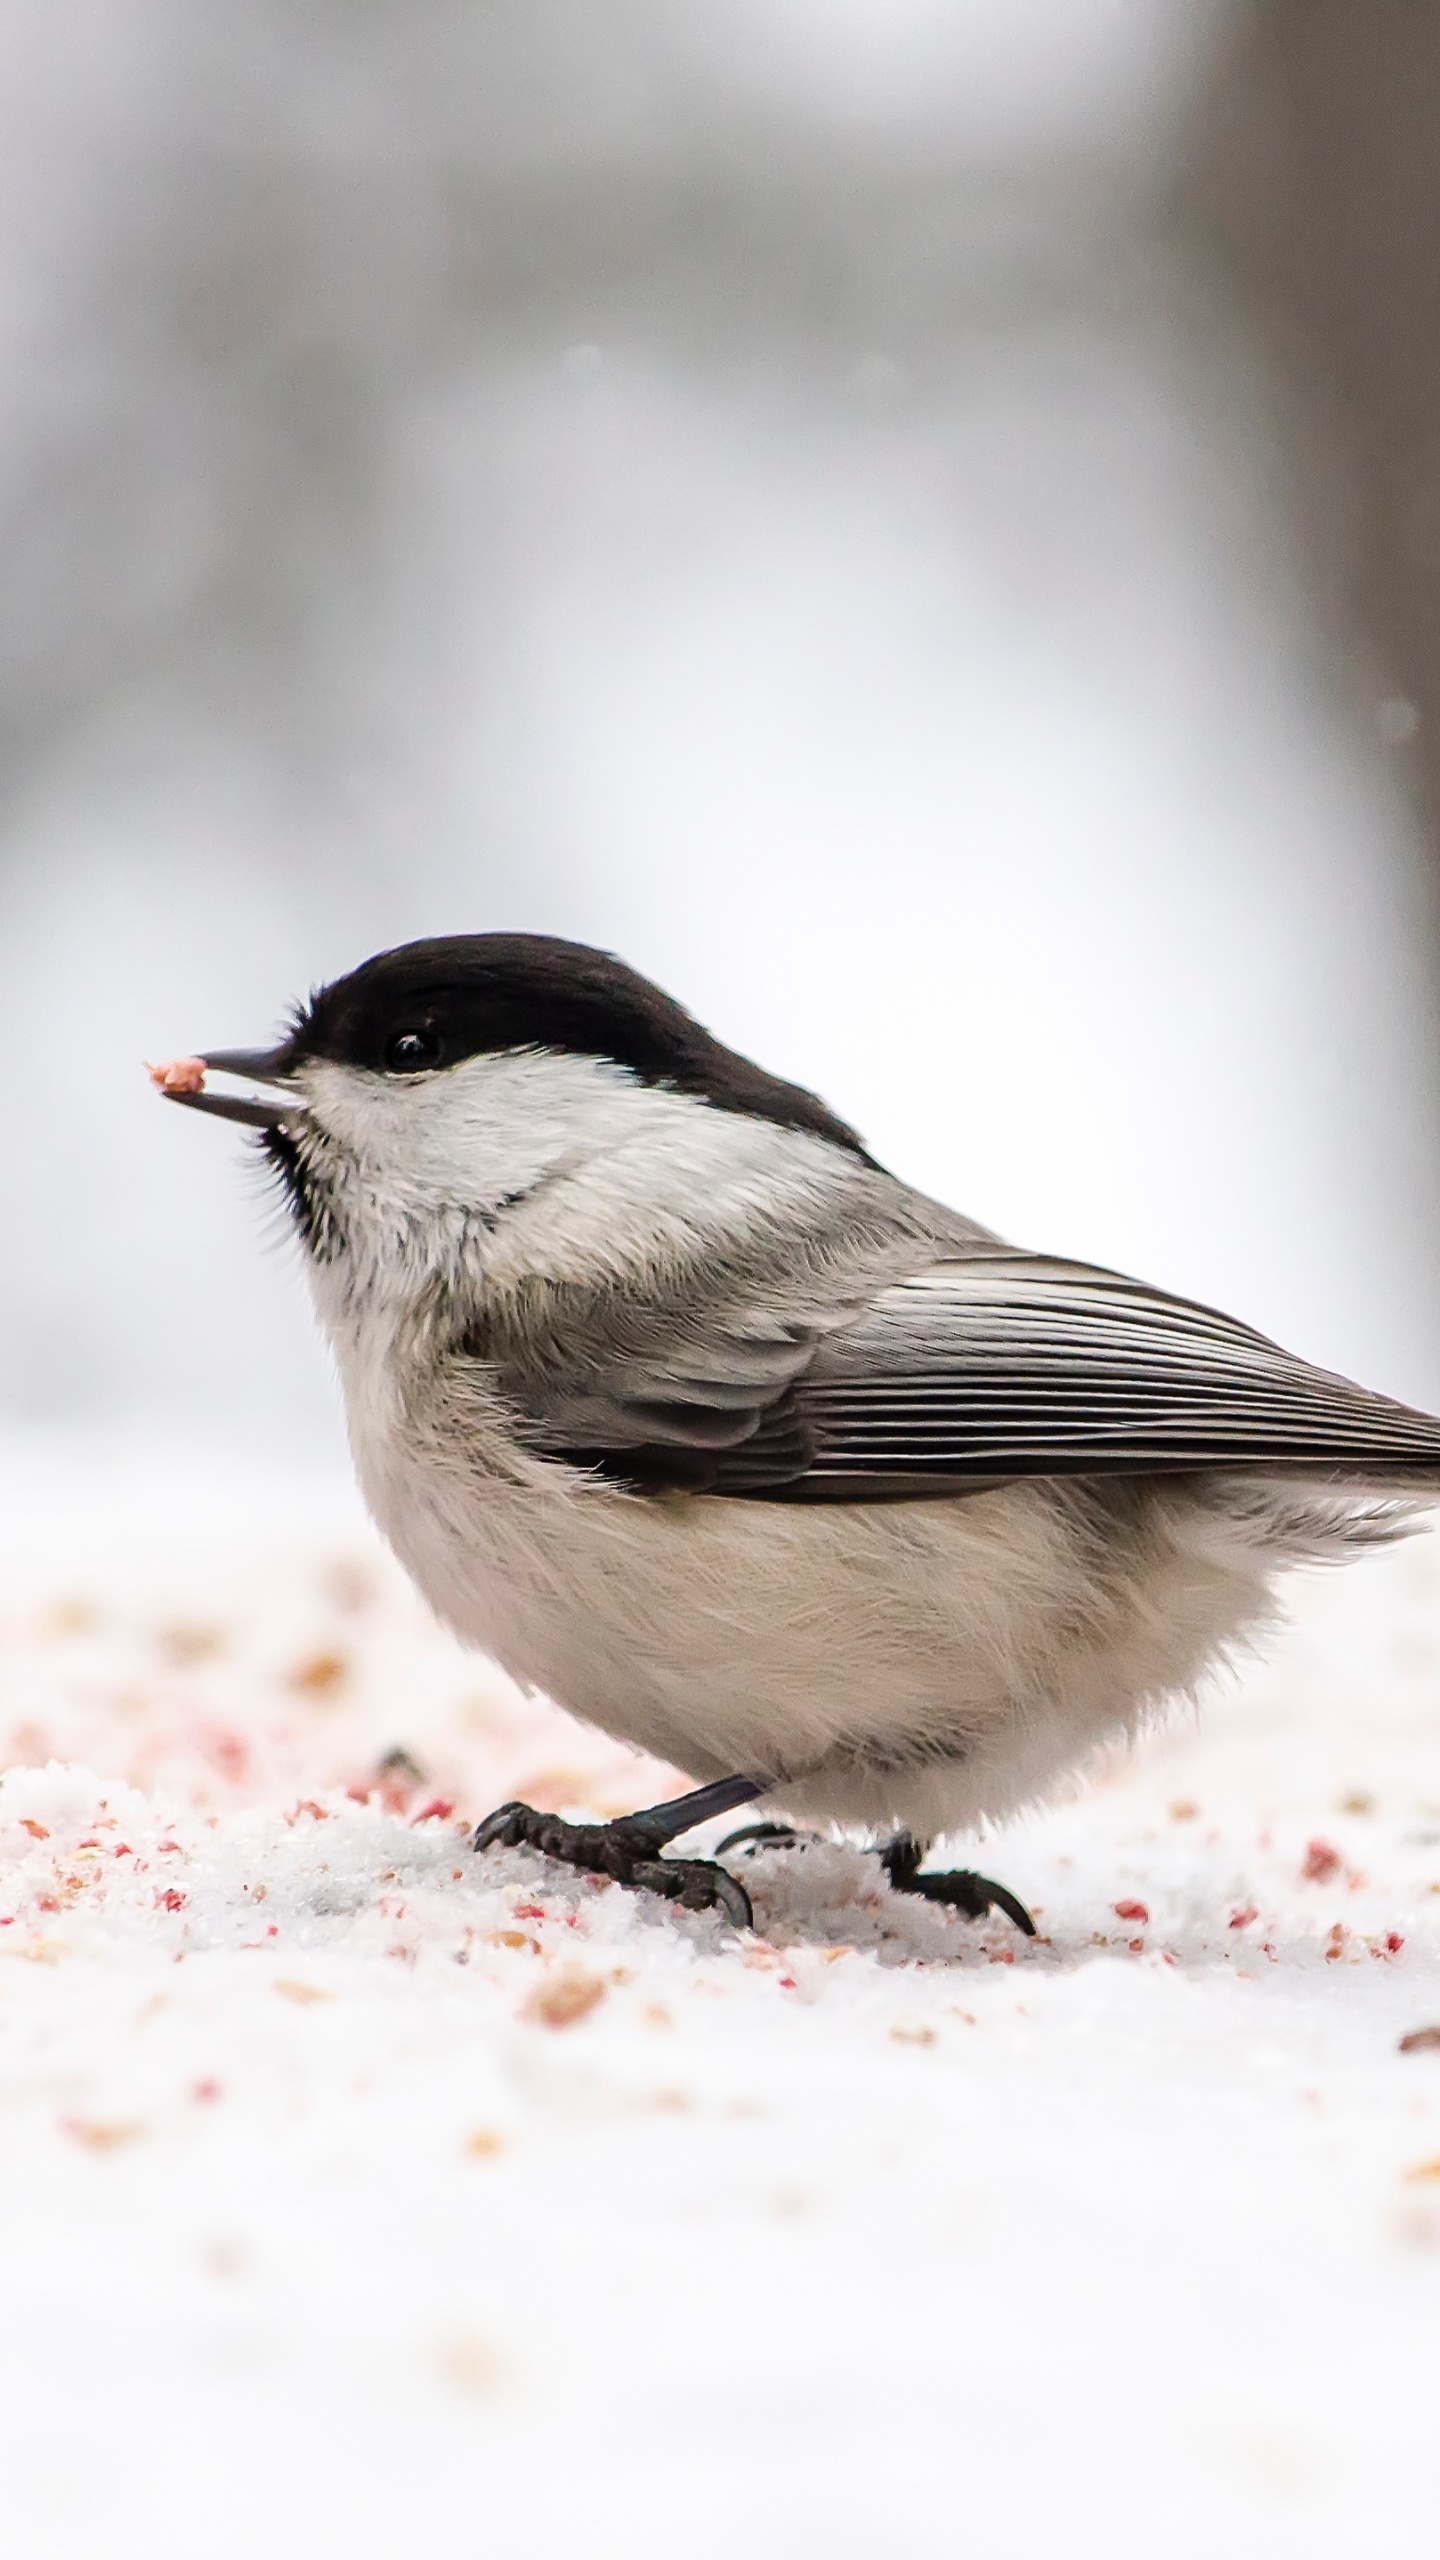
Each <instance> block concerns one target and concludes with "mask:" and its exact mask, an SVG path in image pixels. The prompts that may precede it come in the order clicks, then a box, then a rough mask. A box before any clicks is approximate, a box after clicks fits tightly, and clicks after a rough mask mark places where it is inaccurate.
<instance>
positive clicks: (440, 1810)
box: [410, 1796, 455, 1823]
mask: <svg viewBox="0 0 1440 2560" xmlns="http://www.w3.org/2000/svg"><path fill="white" fill-rule="evenodd" d="M454 1810H455V1799H454V1797H453V1796H432V1797H431V1799H430V1801H429V1803H428V1804H422V1806H421V1807H420V1810H419V1812H418V1813H412V1814H411V1816H410V1820H411V1822H412V1823H416V1822H448V1821H449V1819H450V1816H451V1814H452V1813H453V1812H454Z"/></svg>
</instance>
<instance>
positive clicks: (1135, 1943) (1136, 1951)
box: [1127, 1938, 1145, 1956]
mask: <svg viewBox="0 0 1440 2560" xmlns="http://www.w3.org/2000/svg"><path fill="white" fill-rule="evenodd" d="M1127 1943H1128V1945H1129V1948H1130V1953H1131V1954H1132V1956H1143V1954H1144V1953H1145V1941H1144V1939H1143V1938H1131V1939H1130V1940H1129V1941H1128V1942H1127Z"/></svg>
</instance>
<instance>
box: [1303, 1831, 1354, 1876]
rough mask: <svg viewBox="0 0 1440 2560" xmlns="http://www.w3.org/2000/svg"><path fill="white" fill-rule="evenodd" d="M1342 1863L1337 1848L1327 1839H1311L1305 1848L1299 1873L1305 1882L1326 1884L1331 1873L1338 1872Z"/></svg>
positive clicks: (1336, 1873)
mask: <svg viewBox="0 0 1440 2560" xmlns="http://www.w3.org/2000/svg"><path fill="white" fill-rule="evenodd" d="M1343 1864H1344V1860H1343V1859H1342V1857H1341V1855H1340V1852H1339V1850H1338V1849H1335V1848H1332V1847H1331V1845H1330V1842H1329V1841H1328V1840H1312V1841H1311V1842H1310V1845H1309V1847H1308V1848H1307V1849H1306V1852H1305V1863H1304V1865H1303V1867H1302V1868H1301V1870H1300V1873H1301V1876H1302V1877H1303V1878H1304V1881H1305V1883H1306V1884H1328V1883H1329V1881H1330V1879H1331V1877H1332V1876H1333V1875H1338V1874H1339V1872H1340V1869H1341V1867H1342V1866H1343Z"/></svg>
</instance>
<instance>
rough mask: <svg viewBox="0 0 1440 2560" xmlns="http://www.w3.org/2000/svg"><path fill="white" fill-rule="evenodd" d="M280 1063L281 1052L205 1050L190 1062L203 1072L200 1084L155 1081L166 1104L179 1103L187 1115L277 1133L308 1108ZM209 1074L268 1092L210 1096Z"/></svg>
mask: <svg viewBox="0 0 1440 2560" xmlns="http://www.w3.org/2000/svg"><path fill="white" fill-rule="evenodd" d="M283 1062H284V1051H283V1050H281V1049H208V1050H206V1051H205V1052H204V1053H203V1054H202V1055H201V1056H200V1057H199V1058H198V1059H196V1060H195V1061H194V1064H195V1065H197V1066H201V1067H203V1068H204V1069H205V1081H204V1082H203V1083H201V1084H196V1085H185V1084H180V1083H178V1082H166V1081H163V1080H162V1078H161V1077H158V1076H157V1079H156V1081H157V1082H158V1083H159V1085H160V1090H161V1092H162V1093H163V1094H164V1096H165V1099H166V1101H167V1102H183V1103H184V1104H185V1106H186V1108H187V1109H188V1110H190V1111H212V1112H214V1114H215V1115H216V1117H217V1119H221V1120H240V1121H243V1122H244V1124H245V1126H246V1127H247V1128H250V1129H277V1128H279V1126H280V1124H281V1122H282V1121H285V1120H290V1119H293V1118H294V1117H295V1115H296V1113H297V1112H303V1111H305V1110H307V1109H308V1107H309V1106H308V1104H307V1103H306V1102H305V1100H304V1098H303V1097H302V1096H301V1095H300V1094H298V1093H297V1092H296V1091H295V1090H294V1087H293V1086H292V1085H291V1084H290V1083H289V1080H288V1078H287V1076H286V1074H285V1069H284V1063H283ZM212 1074H215V1075H222V1076H236V1077H243V1078H244V1080H245V1082H246V1083H247V1084H251V1085H256V1084H260V1085H269V1086H270V1087H271V1091H270V1092H268V1093H212V1092H211V1090H210V1085H209V1078H210V1076H211V1075H212Z"/></svg>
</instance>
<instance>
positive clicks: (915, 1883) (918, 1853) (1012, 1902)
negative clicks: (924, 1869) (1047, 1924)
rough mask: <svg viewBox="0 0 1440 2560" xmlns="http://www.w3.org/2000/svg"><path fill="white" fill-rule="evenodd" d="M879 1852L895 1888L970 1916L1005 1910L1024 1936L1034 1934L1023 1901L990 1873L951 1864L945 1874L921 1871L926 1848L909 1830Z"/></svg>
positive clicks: (979, 1918) (887, 1843)
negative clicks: (979, 1874) (943, 1904)
mask: <svg viewBox="0 0 1440 2560" xmlns="http://www.w3.org/2000/svg"><path fill="white" fill-rule="evenodd" d="M878 1855H879V1859H880V1864H881V1866H882V1867H883V1868H884V1870H885V1873H886V1875H887V1876H888V1877H889V1879H890V1885H891V1890H892V1891H893V1892H895V1893H919V1894H923V1895H924V1897H925V1900H926V1901H927V1902H944V1903H948V1904H949V1906H950V1908H951V1910H952V1911H963V1912H964V1914H965V1916H966V1918H967V1919H968V1920H983V1919H984V1917H985V1915H986V1913H987V1911H991V1910H995V1911H1003V1912H1004V1914H1005V1917H1006V1919H1007V1920H1013V1921H1014V1923H1015V1926H1016V1928H1017V1929H1019V1930H1020V1931H1021V1932H1022V1933H1023V1935H1024V1936H1025V1937H1027V1938H1033V1937H1034V1935H1035V1923H1034V1921H1033V1920H1032V1919H1031V1917H1030V1914H1029V1912H1028V1911H1027V1910H1026V1908H1025V1905H1024V1903H1023V1902H1020V1901H1017V1899H1016V1897H1015V1895H1014V1894H1013V1893H1011V1892H1009V1891H1008V1890H1007V1888H1006V1887H1005V1886H1004V1885H1003V1884H993V1883H992V1882H991V1880H990V1878H989V1876H977V1875H975V1874H974V1873H972V1871H971V1869H970V1868H969V1867H952V1868H951V1869H950V1870H949V1871H948V1873H946V1874H942V1875H933V1876H931V1875H922V1874H921V1872H920V1861H921V1859H922V1858H923V1857H924V1855H925V1851H924V1849H923V1847H922V1846H921V1844H920V1842H919V1841H918V1840H914V1839H912V1838H911V1836H910V1833H909V1832H908V1831H902V1832H900V1833H899V1834H898V1835H897V1837H896V1838H895V1839H893V1840H890V1841H887V1842H886V1844H885V1846H884V1848H883V1849H881V1850H880V1851H879V1852H878Z"/></svg>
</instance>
